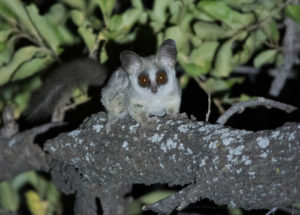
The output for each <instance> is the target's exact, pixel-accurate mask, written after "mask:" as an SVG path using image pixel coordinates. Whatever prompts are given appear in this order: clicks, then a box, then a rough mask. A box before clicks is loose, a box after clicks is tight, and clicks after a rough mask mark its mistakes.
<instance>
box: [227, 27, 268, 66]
mask: <svg viewBox="0 0 300 215" xmlns="http://www.w3.org/2000/svg"><path fill="white" fill-rule="evenodd" d="M266 39H267V38H266V36H265V35H264V34H263V33H262V31H255V32H252V33H251V34H250V36H249V37H248V38H247V39H246V41H245V43H244V44H243V48H242V50H241V51H239V52H237V53H236V54H234V56H233V58H232V62H233V65H241V64H245V63H247V62H248V61H249V60H250V58H251V57H252V55H253V53H254V51H255V50H256V49H258V48H260V47H261V45H262V44H263V42H264V41H265V40H266Z"/></svg>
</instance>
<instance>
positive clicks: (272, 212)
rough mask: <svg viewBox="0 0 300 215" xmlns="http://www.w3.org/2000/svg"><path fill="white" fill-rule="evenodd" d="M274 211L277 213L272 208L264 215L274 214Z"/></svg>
mask: <svg viewBox="0 0 300 215" xmlns="http://www.w3.org/2000/svg"><path fill="white" fill-rule="evenodd" d="M275 211H277V208H272V209H271V210H269V211H268V213H266V215H271V214H274V213H275Z"/></svg>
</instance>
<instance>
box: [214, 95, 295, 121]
mask: <svg viewBox="0 0 300 215" xmlns="http://www.w3.org/2000/svg"><path fill="white" fill-rule="evenodd" d="M257 105H262V106H265V107H267V108H277V109H280V110H282V111H285V112H287V113H291V112H293V111H295V110H297V108H296V107H294V106H292V105H287V104H284V103H281V102H277V101H274V100H271V99H266V98H263V97H258V98H257V99H253V100H249V101H243V102H238V103H236V104H234V105H232V106H231V107H230V108H229V109H227V110H226V111H225V113H223V114H222V115H221V116H220V117H219V118H218V119H217V123H219V124H222V125H224V124H225V123H226V122H227V121H228V119H229V118H230V117H231V116H232V115H233V114H235V113H237V112H239V113H241V112H243V111H244V109H245V108H246V107H252V106H257Z"/></svg>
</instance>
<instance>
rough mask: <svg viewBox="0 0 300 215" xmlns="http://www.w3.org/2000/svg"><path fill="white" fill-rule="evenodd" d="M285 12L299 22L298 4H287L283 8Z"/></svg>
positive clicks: (299, 8) (299, 7) (299, 6)
mask: <svg viewBox="0 0 300 215" xmlns="http://www.w3.org/2000/svg"><path fill="white" fill-rule="evenodd" d="M285 12H286V14H287V15H288V16H289V17H290V18H291V19H293V20H294V21H296V22H300V5H298V4H296V5H288V6H286V8H285Z"/></svg>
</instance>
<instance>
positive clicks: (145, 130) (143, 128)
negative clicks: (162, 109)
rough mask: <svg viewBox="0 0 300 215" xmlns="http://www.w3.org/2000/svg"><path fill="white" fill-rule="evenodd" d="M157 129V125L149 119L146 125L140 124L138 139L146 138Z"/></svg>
mask: <svg viewBox="0 0 300 215" xmlns="http://www.w3.org/2000/svg"><path fill="white" fill-rule="evenodd" d="M156 128H157V123H156V122H155V119H154V118H150V119H149V120H148V121H147V123H141V125H140V127H139V133H140V137H146V136H147V135H148V134H149V133H152V132H153V131H154V130H156Z"/></svg>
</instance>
